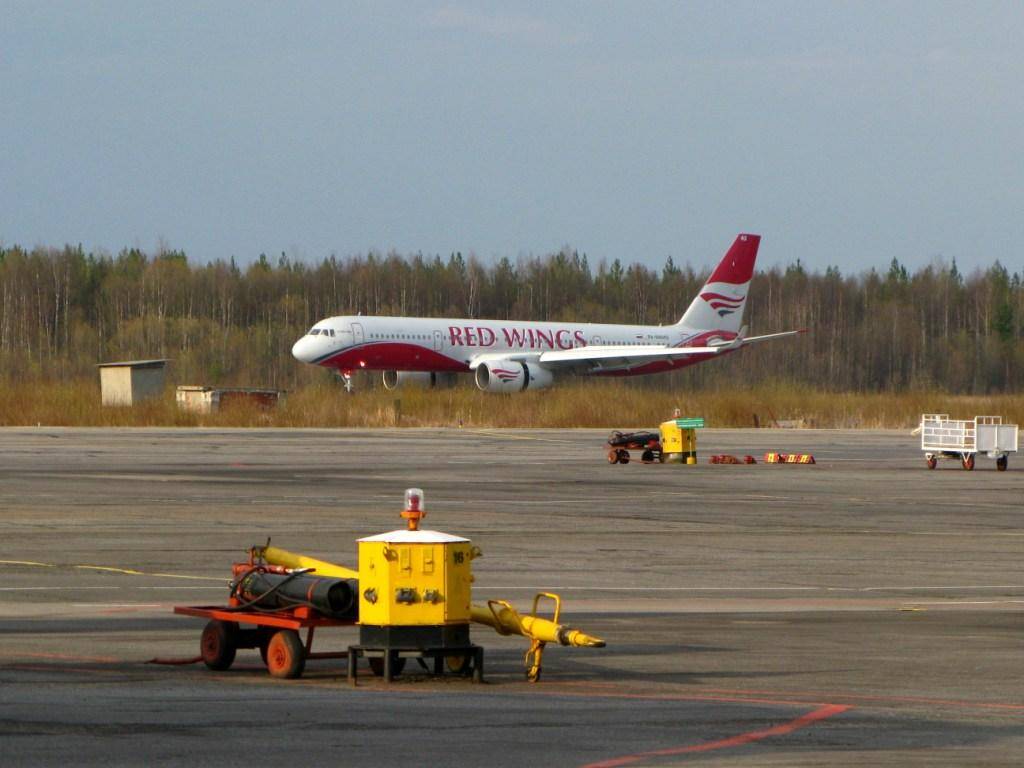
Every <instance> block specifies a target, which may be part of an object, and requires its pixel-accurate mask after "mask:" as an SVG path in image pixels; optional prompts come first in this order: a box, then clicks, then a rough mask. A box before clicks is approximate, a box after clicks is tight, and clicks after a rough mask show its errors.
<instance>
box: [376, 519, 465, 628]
mask: <svg viewBox="0 0 1024 768" xmlns="http://www.w3.org/2000/svg"><path fill="white" fill-rule="evenodd" d="M473 556H474V552H473V548H472V546H471V543H470V541H469V539H464V538H462V537H460V536H452V535H450V534H447V533H440V532H438V531H419V530H416V531H409V530H397V531H390V532H389V533H382V534H379V535H377V536H370V537H368V538H365V539H359V623H360V624H364V625H367V624H368V625H376V626H424V625H431V626H438V625H442V624H460V623H461V624H468V622H469V620H470V601H471V597H472V596H471V584H472V581H473V577H472V573H471V571H470V561H471V560H472V559H473Z"/></svg>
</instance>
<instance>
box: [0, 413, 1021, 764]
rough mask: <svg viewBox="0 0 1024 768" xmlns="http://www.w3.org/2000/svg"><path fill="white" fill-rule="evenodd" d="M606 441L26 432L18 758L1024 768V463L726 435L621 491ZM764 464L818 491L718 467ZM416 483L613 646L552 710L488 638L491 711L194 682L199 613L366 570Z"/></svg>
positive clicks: (375, 693)
mask: <svg viewBox="0 0 1024 768" xmlns="http://www.w3.org/2000/svg"><path fill="white" fill-rule="evenodd" d="M606 435H607V433H606V432H604V431H600V430H512V431H500V430H474V429H451V430H434V429H391V430H387V429H384V430H378V429H371V430H282V429H279V430H223V429H61V428H45V427H43V428H35V429H31V428H17V429H10V428H9V429H0V754H2V759H0V762H2V763H3V765H5V766H8V765H10V766H20V765H58V764H61V765H64V764H73V765H103V766H111V765H143V764H144V765H180V764H183V763H186V762H192V763H197V764H200V765H225V766H232V765H248V766H251V765H254V764H255V765H262V764H280V763H283V762H285V761H287V762H289V763H291V762H300V763H303V764H307V765H332V766H349V765H351V766H366V765H373V766H398V765H401V766H410V765H417V766H419V765H463V766H522V765H530V766H607V767H609V768H610V767H611V766H625V765H635V766H672V765H682V764H689V763H694V762H698V763H701V764H708V765H730V766H734V765H735V766H804V765H806V766H812V765H813V766H817V765H825V764H827V765H830V766H846V765H887V766H888V765H891V766H896V765H899V766H906V765H928V766H943V765H949V766H954V765H955V766H961V765H978V764H985V765H1006V766H1011V765H1012V766H1019V765H1021V764H1022V763H1024V688H1022V686H1021V683H1020V670H1021V661H1022V655H1024V572H1022V560H1024V558H1022V555H1024V527H1022V525H1021V515H1022V513H1024V467H1022V465H1020V464H1015V461H1016V460H1017V458H1018V457H1016V456H1011V458H1010V468H1009V471H1007V472H996V470H995V463H994V461H992V460H989V459H986V458H979V460H978V464H977V468H976V469H975V470H974V471H973V472H967V471H964V470H962V469H961V468H960V467H959V465H958V464H956V463H954V462H945V463H940V465H939V468H938V469H936V470H934V471H929V470H928V469H927V468H926V467H925V463H924V459H923V457H922V454H921V452H920V450H919V446H918V444H917V441H916V439H915V438H914V437H912V436H911V435H910V434H909V432H897V431H852V430H850V431H830V430H715V429H706V430H701V431H700V433H699V438H700V440H699V445H698V451H699V456H700V459H699V460H700V463H699V464H698V465H697V466H689V467H687V466H674V465H657V464H655V465H643V464H641V463H640V462H637V461H634V462H631V463H630V464H629V465H626V466H619V465H616V466H611V465H609V464H608V463H607V462H606V460H605V456H604V453H605V452H604V449H603V443H604V439H605V437H606ZM766 451H784V452H789V451H793V452H810V453H812V454H814V456H815V458H816V460H817V463H816V464H815V465H811V466H800V465H786V466H777V465H766V464H764V463H758V464H757V465H754V466H747V465H739V466H733V465H710V464H708V463H707V459H708V457H709V456H710V455H711V454H715V453H731V454H734V455H737V456H740V457H742V456H743V455H745V454H751V455H754V456H756V457H757V458H758V459H760V458H761V456H763V454H764V453H765V452H766ZM409 486H419V487H421V488H423V489H424V490H425V492H426V499H427V505H428V506H427V510H428V514H427V518H426V520H425V521H424V527H427V528H432V529H437V530H441V531H446V532H449V533H455V534H459V535H462V536H466V537H468V538H470V539H472V540H473V543H474V544H476V545H478V546H479V547H481V549H482V550H483V552H484V557H483V558H482V559H479V560H476V561H474V573H475V575H476V582H475V583H474V599H475V601H477V602H481V601H483V600H486V599H488V598H501V599H506V600H510V601H512V602H513V603H514V604H515V605H516V606H517V607H519V608H520V609H521V610H523V611H527V610H529V606H530V602H531V601H532V597H533V595H534V593H535V592H538V591H541V590H544V591H554V592H557V593H559V594H560V595H561V596H562V599H563V621H564V622H567V623H570V624H573V625H575V626H578V627H579V628H580V629H583V630H584V631H585V632H588V633H590V634H596V635H599V636H601V637H603V638H604V639H605V640H607V643H608V645H607V647H606V648H603V649H589V648H582V649H577V648H561V647H550V646H549V648H548V650H547V651H546V653H545V659H544V661H545V664H544V672H543V676H542V680H541V682H539V683H537V684H530V683H527V682H526V681H525V680H524V678H523V659H522V656H523V652H524V651H525V650H526V644H525V641H524V640H523V639H522V638H518V637H501V636H498V635H497V634H494V633H493V632H491V631H490V630H489V629H487V628H485V627H476V628H474V630H473V638H474V640H475V641H476V642H477V643H480V644H482V645H484V646H485V647H486V649H487V650H486V654H487V655H486V665H485V674H486V682H485V683H484V684H483V685H474V684H473V683H471V682H470V681H468V680H466V679H463V678H456V677H445V678H443V679H440V680H438V679H434V678H431V677H428V676H426V675H424V674H420V673H418V672H417V671H416V667H415V666H407V668H406V674H404V675H402V677H400V678H399V679H398V680H396V681H395V682H394V683H392V684H391V685H390V686H388V685H385V684H384V683H383V682H382V681H381V680H380V679H378V678H373V677H371V676H370V675H369V674H363V675H362V676H361V678H360V685H359V687H357V688H352V687H350V686H349V685H348V684H347V683H346V681H345V670H344V661H343V660H341V661H338V660H334V661H331V660H317V661H310V663H309V665H308V666H307V670H306V674H305V675H304V676H303V677H302V678H301V679H299V680H293V681H279V680H274V679H271V678H270V677H269V676H268V675H267V674H266V671H265V669H264V668H263V667H262V665H261V664H260V660H259V656H258V654H257V653H256V652H255V651H240V652H239V657H238V660H237V661H236V663H235V665H234V666H233V667H232V669H230V670H228V671H225V672H212V671H210V670H207V669H206V668H205V667H204V666H203V665H202V664H194V663H184V662H189V661H191V660H192V659H193V658H194V657H195V656H196V654H197V652H198V639H199V633H200V631H201V629H202V626H203V621H202V620H199V619H192V618H186V617H180V616H175V615H173V613H172V607H173V606H174V605H211V604H219V603H223V602H224V601H225V600H226V598H227V586H226V585H227V580H228V578H229V577H230V565H231V563H232V562H233V561H235V560H242V559H244V557H245V551H246V549H247V548H248V547H249V546H251V545H253V544H261V543H264V542H266V540H267V538H268V537H272V540H273V542H274V544H276V545H278V546H281V547H284V548H286V549H290V550H293V551H297V552H303V553H306V554H310V555H314V556H317V557H321V558H322V559H327V560H332V561H336V562H340V563H342V564H346V565H350V566H353V567H354V566H355V565H356V555H355V552H356V545H355V540H356V539H358V538H360V537H362V536H366V535H372V534H374V533H379V532H381V531H386V530H391V529H394V528H398V527H400V526H401V525H402V523H403V521H402V520H401V518H399V516H398V512H399V511H400V509H401V506H402V494H403V491H404V489H405V488H407V487H409ZM355 640H356V633H355V630H354V629H350V628H338V629H333V630H332V629H324V630H321V631H320V632H319V633H318V634H317V645H318V647H317V648H316V650H343V649H344V648H345V647H346V646H347V645H349V644H350V643H352V642H355ZM154 659H156V660H160V661H164V662H166V661H180V662H183V663H181V664H154V663H149V662H151V661H152V660H154Z"/></svg>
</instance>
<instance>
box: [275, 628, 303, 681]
mask: <svg viewBox="0 0 1024 768" xmlns="http://www.w3.org/2000/svg"><path fill="white" fill-rule="evenodd" d="M305 667H306V649H305V648H303V647H302V640H300V639H299V633H298V632H296V631H295V630H294V629H279V630H278V631H277V632H275V633H274V636H273V637H271V638H270V643H269V645H267V671H268V672H270V674H271V675H272V676H273V677H279V678H282V679H288V680H290V679H292V678H296V677H301V676H302V670H303V669H305Z"/></svg>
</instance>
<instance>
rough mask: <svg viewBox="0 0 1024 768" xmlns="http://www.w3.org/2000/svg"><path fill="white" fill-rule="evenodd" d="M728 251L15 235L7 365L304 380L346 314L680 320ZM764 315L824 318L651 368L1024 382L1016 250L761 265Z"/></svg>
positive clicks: (8, 271)
mask: <svg viewBox="0 0 1024 768" xmlns="http://www.w3.org/2000/svg"><path fill="white" fill-rule="evenodd" d="M868 261H869V260H866V264H867V263H868ZM712 266H713V265H712V264H710V263H709V264H704V265H701V266H700V267H694V266H692V265H690V264H684V265H679V264H676V263H675V262H674V261H673V259H672V258H669V259H667V260H666V262H665V264H664V265H663V266H662V267H661V268H660V269H657V268H655V269H652V268H650V267H647V266H644V265H643V264H640V263H630V264H623V263H622V262H621V261H620V260H618V259H615V260H613V261H611V262H610V263H609V262H608V261H606V260H601V261H599V262H598V263H596V264H591V263H590V262H589V260H588V258H587V256H586V255H585V254H582V253H579V252H578V251H576V250H573V249H571V248H568V247H566V248H563V249H562V250H560V251H558V252H555V253H550V254H544V255H539V256H529V257H521V258H518V259H516V260H510V259H508V258H502V259H500V260H496V261H493V262H488V261H485V260H482V259H480V258H477V257H476V256H474V255H468V256H465V257H464V256H463V255H462V254H461V253H453V254H449V255H447V256H445V257H442V256H439V255H430V256H427V255H424V254H420V253H417V254H411V255H407V254H398V253H387V254H382V253H375V252H371V253H367V254H360V255H352V256H347V257H344V258H339V257H336V256H331V257H329V258H325V259H322V260H320V261H318V262H315V263H305V262H303V261H297V260H293V259H290V258H289V257H288V256H287V255H286V254H284V253H282V254H281V255H280V256H278V257H276V258H269V257H267V256H266V255H265V254H261V255H260V256H259V258H258V259H255V260H253V261H252V262H251V263H249V264H246V265H239V264H237V263H236V262H235V260H234V259H230V260H226V261H225V260H217V261H213V262H211V263H198V262H196V261H191V260H189V258H188V257H187V255H186V254H185V253H183V252H182V251H180V250H173V249H168V248H159V249H157V250H156V251H155V252H153V253H146V252H144V251H142V250H140V249H138V248H126V249H124V250H122V251H121V252H120V253H118V254H116V255H112V254H106V253H91V252H85V251H84V250H83V248H82V247H81V246H65V247H63V248H49V247H36V248H32V249H31V250H29V249H25V248H22V247H19V246H10V247H3V248H0V372H2V373H0V376H2V377H3V378H4V379H6V380H8V381H11V380H17V381H19V382H25V381H40V382H71V381H75V380H81V379H83V378H86V377H92V378H95V377H96V369H95V365H96V364H97V363H100V362H106V361H114V360H130V359H140V358H158V357H159V358H169V359H171V360H172V362H171V368H170V371H171V379H172V381H173V382H174V383H179V384H180V383H192V384H198V383H201V384H214V385H217V384H220V385H248V386H271V387H278V388H285V389H295V388H298V387H301V386H302V385H304V384H309V383H312V382H322V381H323V379H324V378H325V377H328V376H329V375H330V374H328V373H327V372H326V371H323V370H317V369H314V368H311V367H310V366H304V365H301V364H299V363H297V362H296V361H295V360H294V359H293V358H292V357H291V354H290V349H291V345H292V344H293V343H294V341H295V340H296V339H297V338H298V337H299V336H300V335H302V333H304V332H305V330H306V329H308V328H309V327H310V326H311V325H312V324H313V323H314V322H315V321H317V320H319V319H320V318H323V317H326V316H329V315H337V314H357V313H362V314H364V315H381V314H385V315H423V316H440V317H470V318H474V317H480V318H496V319H515V320H528V319H529V320H560V321H567V322H623V323H650V324H671V323H674V322H676V321H677V320H678V319H679V317H680V316H681V315H682V313H683V311H684V310H685V308H686V307H687V305H688V304H689V302H690V300H691V299H692V298H693V297H694V295H695V294H696V292H697V290H698V289H699V288H700V286H701V285H702V284H703V282H704V280H705V279H706V277H707V275H708V272H709V270H710V268H711V267H712ZM747 323H748V324H749V326H750V333H751V334H763V333H771V332H775V331H782V330H789V329H796V328H806V329H808V331H809V332H808V333H807V334H804V335H802V336H799V337H797V338H796V340H793V339H785V340H781V341H778V342H769V343H766V344H761V345H756V346H755V347H752V348H748V349H746V350H744V351H743V352H742V353H741V354H738V355H734V356H730V358H729V359H728V360H725V361H720V362H713V363H709V364H705V365H700V366H695V367H693V368H692V369H688V370H685V371H681V372H677V373H673V374H670V375H664V376H652V377H643V378H642V379H641V380H640V381H639V382H638V385H639V386H641V387H650V388H671V387H677V386H685V387H687V388H689V389H692V390H700V389H714V388H717V387H723V386H736V385H743V386H753V385H757V384H759V383H772V384H775V385H778V384H799V385H801V386H802V387H812V388H815V389H818V390H823V391H832V392H897V391H906V390H917V389H920V390H934V391H941V392H946V393H950V394H998V393H1013V392H1015V391H1017V390H1019V389H1020V388H1021V385H1022V383H1024V343H1022V331H1024V286H1022V284H1021V275H1020V273H1019V272H1016V271H1014V272H1012V273H1011V272H1010V270H1009V269H1007V267H1005V266H1004V265H1003V264H1001V263H1000V262H999V261H995V262H993V263H992V265H991V266H989V267H987V268H984V269H976V270H973V271H971V272H970V273H969V274H963V273H961V272H960V270H959V269H958V268H957V265H956V263H955V261H953V262H950V263H945V262H942V261H940V260H936V261H934V262H933V263H931V264H929V265H927V266H925V267H922V268H919V269H916V270H914V271H912V272H911V271H909V270H907V269H906V267H904V266H903V265H901V264H900V263H899V262H898V261H896V260H895V259H894V260H892V261H891V262H890V263H889V264H888V265H887V266H882V267H879V268H875V267H872V266H865V268H864V269H863V270H862V271H860V272H857V273H855V274H850V273H847V274H844V273H841V272H840V270H839V269H838V268H835V267H828V268H827V269H826V270H825V271H824V272H821V271H819V270H808V269H806V268H805V267H804V266H803V265H802V264H801V263H800V262H799V261H797V262H795V263H792V264H790V265H788V266H786V267H785V268H780V267H777V268H770V269H768V270H765V271H759V272H757V273H756V274H755V276H754V281H753V285H752V287H751V290H750V297H749V299H748V306H747Z"/></svg>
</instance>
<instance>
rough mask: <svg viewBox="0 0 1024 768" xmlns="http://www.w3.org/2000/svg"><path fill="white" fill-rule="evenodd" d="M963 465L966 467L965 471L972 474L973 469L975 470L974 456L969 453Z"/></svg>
mask: <svg viewBox="0 0 1024 768" xmlns="http://www.w3.org/2000/svg"><path fill="white" fill-rule="evenodd" d="M962 463H963V465H964V469H966V470H967V471H968V472H970V471H971V470H972V469H974V454H973V453H969V454H967V455H966V456H964V458H963V461H962Z"/></svg>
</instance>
